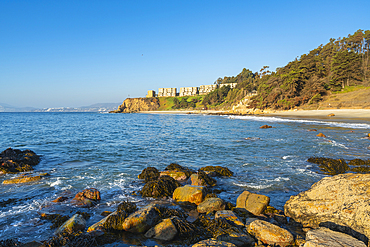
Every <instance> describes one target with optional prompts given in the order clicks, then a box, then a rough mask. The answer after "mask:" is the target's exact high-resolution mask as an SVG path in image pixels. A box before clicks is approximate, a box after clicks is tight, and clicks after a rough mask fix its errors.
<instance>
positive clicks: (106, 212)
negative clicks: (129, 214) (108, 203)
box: [100, 211, 113, 217]
mask: <svg viewBox="0 0 370 247" xmlns="http://www.w3.org/2000/svg"><path fill="white" fill-rule="evenodd" d="M111 213H113V212H112V211H103V212H101V214H100V215H101V216H104V217H107V216H108V215H110V214H111Z"/></svg>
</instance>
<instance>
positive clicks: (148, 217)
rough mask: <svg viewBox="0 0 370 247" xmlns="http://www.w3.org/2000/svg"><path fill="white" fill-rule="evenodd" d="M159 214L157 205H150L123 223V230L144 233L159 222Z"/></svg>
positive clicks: (131, 215)
mask: <svg viewBox="0 0 370 247" xmlns="http://www.w3.org/2000/svg"><path fill="white" fill-rule="evenodd" d="M158 218H159V214H158V211H157V208H156V206H155V205H148V206H146V207H144V208H142V209H140V210H138V211H136V212H134V213H132V214H130V215H129V216H128V217H127V218H126V219H125V221H124V222H123V225H122V228H123V230H125V231H129V232H133V233H144V232H146V231H147V230H149V229H150V228H151V227H152V226H153V225H154V224H155V223H156V222H157V220H158Z"/></svg>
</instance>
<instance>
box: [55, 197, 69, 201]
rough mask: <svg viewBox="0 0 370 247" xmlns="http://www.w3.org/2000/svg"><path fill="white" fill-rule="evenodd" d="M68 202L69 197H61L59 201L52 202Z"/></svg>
mask: <svg viewBox="0 0 370 247" xmlns="http://www.w3.org/2000/svg"><path fill="white" fill-rule="evenodd" d="M66 200H68V197H65V196H60V197H58V198H57V199H55V200H52V202H64V201H66Z"/></svg>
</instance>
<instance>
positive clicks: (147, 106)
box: [112, 98, 160, 113]
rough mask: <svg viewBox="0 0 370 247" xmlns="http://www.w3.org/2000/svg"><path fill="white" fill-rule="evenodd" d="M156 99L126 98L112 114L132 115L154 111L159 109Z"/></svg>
mask: <svg viewBox="0 0 370 247" xmlns="http://www.w3.org/2000/svg"><path fill="white" fill-rule="evenodd" d="M159 106H160V105H159V99H158V98H127V99H125V100H124V101H123V103H122V105H120V106H119V107H118V109H117V110H115V111H112V113H134V112H140V111H155V110H158V108H159Z"/></svg>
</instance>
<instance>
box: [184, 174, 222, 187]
mask: <svg viewBox="0 0 370 247" xmlns="http://www.w3.org/2000/svg"><path fill="white" fill-rule="evenodd" d="M190 179H191V185H194V186H215V185H216V180H214V179H213V178H211V177H210V176H208V175H207V174H206V173H205V172H204V171H201V170H200V171H198V173H195V174H192V175H191V176H190Z"/></svg>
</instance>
